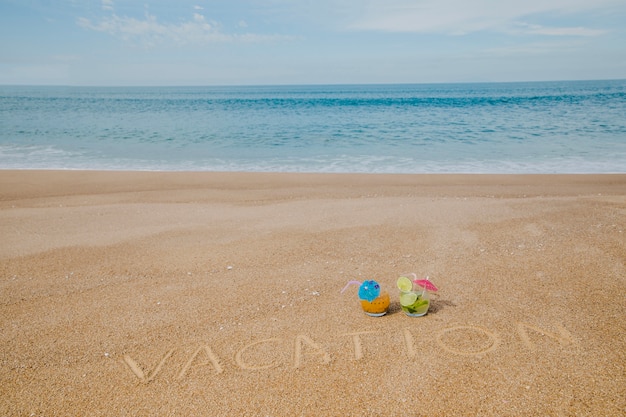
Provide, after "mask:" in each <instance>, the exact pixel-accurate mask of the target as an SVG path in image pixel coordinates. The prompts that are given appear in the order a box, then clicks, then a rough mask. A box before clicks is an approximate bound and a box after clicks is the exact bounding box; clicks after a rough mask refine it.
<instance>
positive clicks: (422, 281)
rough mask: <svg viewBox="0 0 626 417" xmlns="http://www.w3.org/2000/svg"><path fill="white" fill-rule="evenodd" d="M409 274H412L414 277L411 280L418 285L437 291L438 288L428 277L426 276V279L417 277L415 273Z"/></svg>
mask: <svg viewBox="0 0 626 417" xmlns="http://www.w3.org/2000/svg"><path fill="white" fill-rule="evenodd" d="M411 275H413V276H414V277H415V279H414V280H413V282H414V283H415V284H417V285H419V286H420V287H422V288H424V289H425V290H427V291H430V292H437V291H439V289H438V288H437V287H436V286H435V284H433V283H432V282H430V280H429V279H428V277H426V279H417V275H415V274H411Z"/></svg>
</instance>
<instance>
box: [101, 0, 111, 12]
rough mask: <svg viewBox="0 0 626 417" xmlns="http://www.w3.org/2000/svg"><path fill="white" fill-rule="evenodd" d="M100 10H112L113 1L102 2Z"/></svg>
mask: <svg viewBox="0 0 626 417" xmlns="http://www.w3.org/2000/svg"><path fill="white" fill-rule="evenodd" d="M102 10H113V0H102Z"/></svg>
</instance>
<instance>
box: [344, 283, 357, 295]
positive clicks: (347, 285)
mask: <svg viewBox="0 0 626 417" xmlns="http://www.w3.org/2000/svg"><path fill="white" fill-rule="evenodd" d="M352 284H356V285H361V283H360V282H359V281H348V283H347V284H346V286H345V287H343V290H341V293H342V294H343V292H344V291H345V290H347V289H348V287H349V286H350V285H352Z"/></svg>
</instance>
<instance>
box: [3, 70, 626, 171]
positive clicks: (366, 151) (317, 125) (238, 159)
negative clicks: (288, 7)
mask: <svg viewBox="0 0 626 417" xmlns="http://www.w3.org/2000/svg"><path fill="white" fill-rule="evenodd" d="M0 168H2V169H9V168H18V169H22V168H29V169H109V170H163V171H170V170H173V171H178V170H201V171H275V172H366V173H440V172H459V173H466V172H470V173H606V172H626V80H618V81H579V82H543V83H493V84H431V85H337V86H334V85H333V86H257V87H135V88H129V87H123V88H122V87H116V88H113V87H106V88H105V87H102V88H95V87H26V86H0Z"/></svg>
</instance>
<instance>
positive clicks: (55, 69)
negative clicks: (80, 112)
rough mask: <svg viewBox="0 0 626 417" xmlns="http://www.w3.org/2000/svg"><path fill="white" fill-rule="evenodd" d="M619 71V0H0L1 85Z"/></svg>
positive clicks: (343, 80)
mask: <svg viewBox="0 0 626 417" xmlns="http://www.w3.org/2000/svg"><path fill="white" fill-rule="evenodd" d="M624 78H626V0H360V1H358V0H334V1H332V0H300V1H296V0H291V1H290V0H143V1H134V0H0V84H9V85H24V84H26V85H78V86H84V85H90V86H132V85H136V86H144V85H145V86H161V85H277V84H278V85H280V84H370V83H376V84H377V83H453V82H506V81H549V80H589V79H624Z"/></svg>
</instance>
